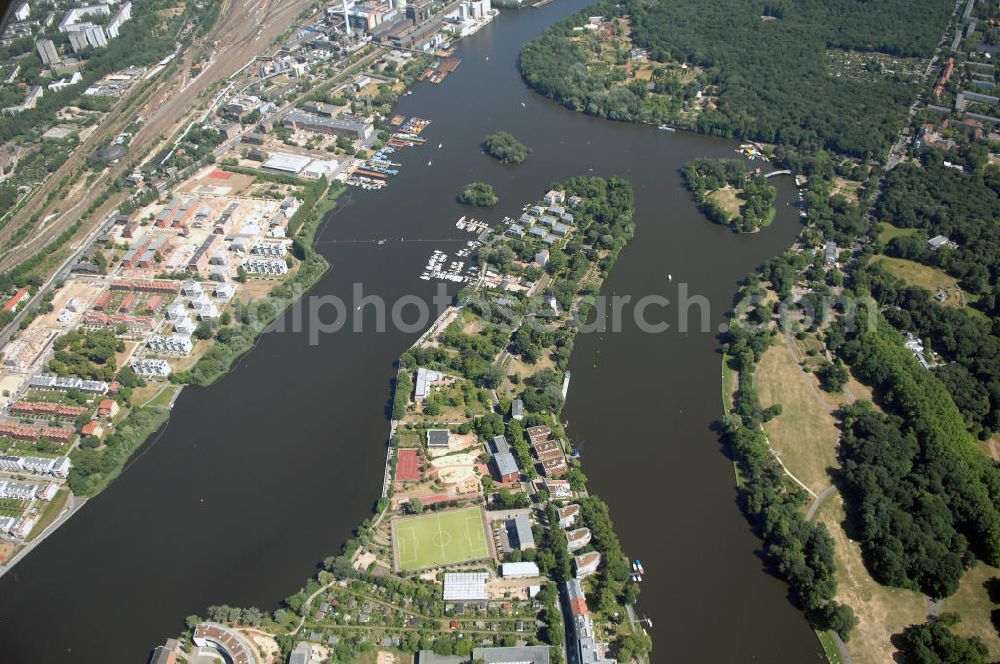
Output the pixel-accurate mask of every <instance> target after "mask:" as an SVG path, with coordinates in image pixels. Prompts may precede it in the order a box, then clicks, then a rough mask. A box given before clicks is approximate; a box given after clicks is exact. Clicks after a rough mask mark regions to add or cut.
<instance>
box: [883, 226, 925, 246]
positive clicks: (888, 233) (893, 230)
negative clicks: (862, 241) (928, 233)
mask: <svg viewBox="0 0 1000 664" xmlns="http://www.w3.org/2000/svg"><path fill="white" fill-rule="evenodd" d="M881 223H882V231H881V232H880V233H879V234H878V241H879V242H889V241H890V240H892V239H893V238H897V237H907V236H909V235H913V234H914V233H916V232H917V230H918V229H916V228H899V227H898V226H893V225H892V224H890V223H887V222H884V221H883V222H881Z"/></svg>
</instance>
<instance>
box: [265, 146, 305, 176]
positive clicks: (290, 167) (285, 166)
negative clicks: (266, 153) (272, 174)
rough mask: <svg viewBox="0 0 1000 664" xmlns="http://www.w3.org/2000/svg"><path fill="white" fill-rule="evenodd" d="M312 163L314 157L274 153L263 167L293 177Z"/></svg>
mask: <svg viewBox="0 0 1000 664" xmlns="http://www.w3.org/2000/svg"><path fill="white" fill-rule="evenodd" d="M310 161H312V157H306V156H303V155H300V154H292V153H290V152H272V153H271V156H270V157H268V159H267V161H265V162H264V164H263V167H264V168H269V169H271V170H272V171H281V172H282V173H292V174H293V175H298V174H299V173H301V172H302V170H303V169H304V168H305V167H306V166H308V165H309V162H310Z"/></svg>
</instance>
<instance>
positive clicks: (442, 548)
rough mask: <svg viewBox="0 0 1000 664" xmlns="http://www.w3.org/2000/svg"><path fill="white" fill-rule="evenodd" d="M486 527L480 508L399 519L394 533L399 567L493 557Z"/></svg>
mask: <svg viewBox="0 0 1000 664" xmlns="http://www.w3.org/2000/svg"><path fill="white" fill-rule="evenodd" d="M484 528H485V526H484V521H483V512H482V510H481V509H480V508H478V507H474V508H469V509H463V510H453V511H450V512H441V513H439V514H425V515H422V516H415V517H409V518H405V519H399V520H397V521H395V522H394V523H393V533H392V541H393V549H394V552H395V557H396V567H397V568H398V569H400V570H402V571H404V572H405V571H412V570H419V569H427V568H429V567H440V566H443V565H454V564H456V563H463V562H468V561H472V560H482V559H484V558H489V557H490V555H491V554H490V548H489V545H488V544H487V542H486V531H485V529H484Z"/></svg>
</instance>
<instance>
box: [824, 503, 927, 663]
mask: <svg viewBox="0 0 1000 664" xmlns="http://www.w3.org/2000/svg"><path fill="white" fill-rule="evenodd" d="M844 518H845V515H844V503H843V500H842V499H841V497H840V495H839V494H833V495H832V496H830V497H829V498H827V499H826V500H825V501H824V502H823V504H822V505H821V506H820V508H819V510H818V511H817V512H816V516H815V517H814V520H816V521H818V522H820V523H823V524H825V525H826V528H827V530H828V531H829V532H830V535H831V536H832V537H833V542H834V560H835V561H836V565H837V573H836V576H837V597H836V599H837V601H838V602H843V603H844V604H847V605H848V606H850V607H851V608H852V609H853V610H854V613H855V614H856V615H857V617H858V620H859V623H858V626H857V627H855V628H854V630H853V631H852V632H851V640H850V641H848V642H847V649H848V651H849V652H850V654H851V659H852V660H853V661H854V662H855V664H882V663H884V662H891V661H893V654H894V653H895V652H896V649H895V647H893V645H892V642H891V641H890V639H891V637H892V635H893V634H898V633H899V632H901V631H902V630H903V629H904V628H905V627H907V626H908V625H912V624H914V623H920V622H923V621H924V620H926V619H927V603H926V600H925V599H924V596H923V595H921V594H920V593H917V592H914V591H912V590H903V589H901V588H889V587H887V586H883V585H880V584H879V583H877V582H876V581H875V580H874V579H872V577H871V576H870V575H869V574H868V570H867V569H866V568H865V565H864V562H863V560H862V557H861V545H860V544H858V543H857V542H853V541H851V540H850V539H849V538H848V537H847V533H845V532H844V529H843V526H842V525H841V524H842V523H843V522H844Z"/></svg>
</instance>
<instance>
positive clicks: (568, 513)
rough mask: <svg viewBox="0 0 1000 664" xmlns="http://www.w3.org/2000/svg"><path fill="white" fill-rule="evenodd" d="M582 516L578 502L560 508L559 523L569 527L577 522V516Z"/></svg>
mask: <svg viewBox="0 0 1000 664" xmlns="http://www.w3.org/2000/svg"><path fill="white" fill-rule="evenodd" d="M578 516H580V506H579V505H577V504H576V503H573V504H572V505H567V506H566V507H560V508H559V525H560V526H562V527H563V528H569V527H570V526H572V525H573V524H574V523H576V518H577V517H578Z"/></svg>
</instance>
